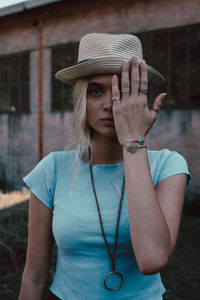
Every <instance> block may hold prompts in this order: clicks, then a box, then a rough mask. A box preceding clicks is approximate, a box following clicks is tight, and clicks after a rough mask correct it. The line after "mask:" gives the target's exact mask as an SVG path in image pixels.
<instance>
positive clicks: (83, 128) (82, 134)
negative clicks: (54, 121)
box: [70, 77, 123, 196]
mask: <svg viewBox="0 0 200 300" xmlns="http://www.w3.org/2000/svg"><path fill="white" fill-rule="evenodd" d="M89 81H90V77H84V78H80V79H78V80H77V81H76V84H75V86H74V90H73V94H72V99H73V105H74V133H75V139H76V147H77V150H78V151H77V156H76V159H75V160H74V162H73V164H72V169H71V184H70V186H71V196H72V189H73V179H72V177H73V175H75V177H76V176H78V175H79V172H78V173H76V174H75V166H76V165H77V163H78V161H79V159H80V160H82V161H84V162H85V163H87V164H90V163H92V155H91V153H90V141H91V138H92V129H91V128H90V126H89V124H88V122H87V112H86V105H87V89H88V84H89ZM85 167H87V165H86V166H85ZM122 171H123V169H121V170H120V171H119V172H118V174H117V175H116V187H117V190H118V192H119V194H120V195H121V191H120V188H119V185H118V182H117V181H118V177H119V175H120V174H121V172H122ZM74 179H75V178H74Z"/></svg>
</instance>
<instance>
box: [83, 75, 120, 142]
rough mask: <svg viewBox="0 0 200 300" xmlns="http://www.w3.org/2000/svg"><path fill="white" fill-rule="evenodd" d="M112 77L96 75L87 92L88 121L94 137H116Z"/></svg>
mask: <svg viewBox="0 0 200 300" xmlns="http://www.w3.org/2000/svg"><path fill="white" fill-rule="evenodd" d="M112 76H113V75H110V74H106V75H94V76H93V77H92V78H91V80H90V82H89V85H88V90H87V104H86V112H87V121H88V123H89V125H90V127H91V128H92V129H93V136H95V135H103V136H116V131H115V126H114V118H113V113H112V99H111V97H112Z"/></svg>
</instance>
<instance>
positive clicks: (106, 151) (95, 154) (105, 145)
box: [90, 136, 123, 164]
mask: <svg viewBox="0 0 200 300" xmlns="http://www.w3.org/2000/svg"><path fill="white" fill-rule="evenodd" d="M90 149H91V154H92V161H93V163H94V164H116V163H119V162H122V161H123V151H122V147H121V145H120V143H119V141H118V139H117V137H105V136H100V137H98V138H97V137H95V138H93V139H92V141H91V143H90Z"/></svg>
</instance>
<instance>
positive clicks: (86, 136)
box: [73, 77, 91, 162]
mask: <svg viewBox="0 0 200 300" xmlns="http://www.w3.org/2000/svg"><path fill="white" fill-rule="evenodd" d="M89 81H90V79H89V77H84V78H80V79H78V80H77V81H76V84H75V87H74V92H73V105H74V133H75V138H76V146H77V150H78V155H79V158H80V159H82V160H84V161H87V162H89V160H90V153H89V145H90V138H91V129H90V127H89V124H88V122H87V113H86V98H87V88H88V83H89Z"/></svg>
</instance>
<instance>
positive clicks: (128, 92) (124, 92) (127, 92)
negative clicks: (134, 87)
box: [122, 91, 130, 94]
mask: <svg viewBox="0 0 200 300" xmlns="http://www.w3.org/2000/svg"><path fill="white" fill-rule="evenodd" d="M122 94H130V91H122Z"/></svg>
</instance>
